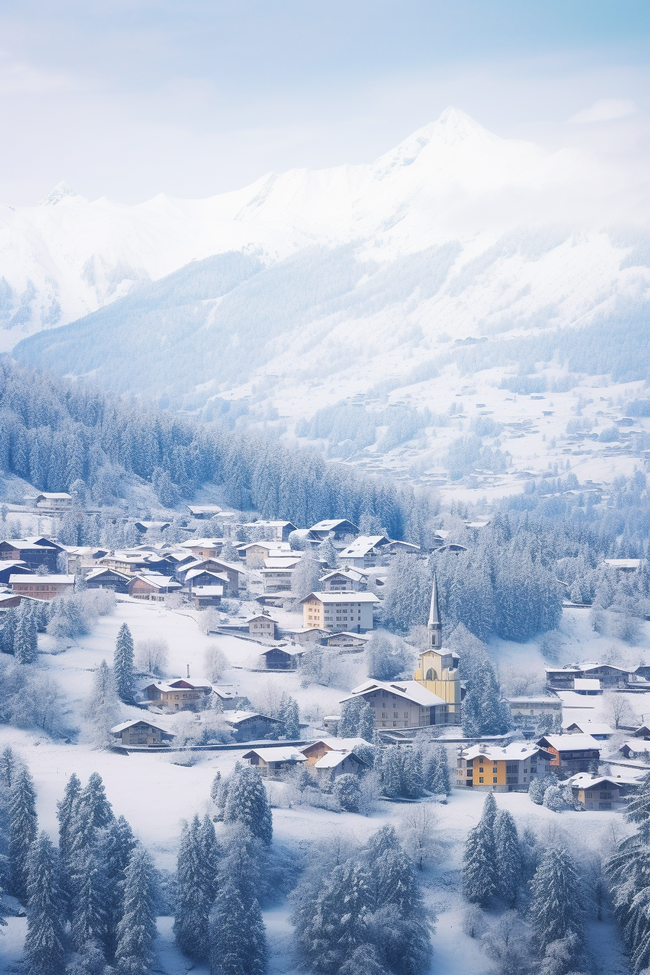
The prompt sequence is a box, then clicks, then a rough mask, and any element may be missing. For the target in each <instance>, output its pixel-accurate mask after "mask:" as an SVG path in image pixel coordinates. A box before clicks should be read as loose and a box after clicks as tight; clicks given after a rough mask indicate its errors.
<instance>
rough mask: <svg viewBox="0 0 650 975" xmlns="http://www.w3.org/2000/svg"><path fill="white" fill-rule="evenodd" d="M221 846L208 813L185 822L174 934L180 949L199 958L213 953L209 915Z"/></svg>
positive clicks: (204, 958) (180, 854)
mask: <svg viewBox="0 0 650 975" xmlns="http://www.w3.org/2000/svg"><path fill="white" fill-rule="evenodd" d="M218 860H219V847H218V844H217V840H216V836H215V832H214V826H213V824H212V822H211V820H210V818H209V817H208V816H206V817H205V818H204V820H203V823H201V822H200V821H199V818H198V816H195V817H194V819H193V820H192V822H191V823H190V824H189V825H188V824H187V823H183V828H182V833H181V842H180V846H179V851H178V866H177V875H176V876H177V895H176V918H175V921H174V933H175V936H176V941H177V943H178V946H179V948H180V949H181V951H183V952H184V953H185V954H186V955H188V956H189V957H191V958H195V959H196V960H197V961H205V960H207V958H208V956H209V953H210V940H209V933H208V918H209V916H210V910H211V908H212V905H213V903H214V898H215V895H216V891H217V870H218Z"/></svg>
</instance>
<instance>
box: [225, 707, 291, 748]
mask: <svg viewBox="0 0 650 975" xmlns="http://www.w3.org/2000/svg"><path fill="white" fill-rule="evenodd" d="M224 720H225V722H226V724H227V725H229V726H230V727H231V728H232V732H233V736H234V738H235V741H257V740H259V739H260V738H270V737H271V736H272V735H276V736H277V735H279V734H280V732H281V731H282V722H281V721H280V720H279V719H278V718H271V717H270V716H269V715H268V714H259V713H258V712H257V711H238V710H235V711H228V712H227V713H226V714H224Z"/></svg>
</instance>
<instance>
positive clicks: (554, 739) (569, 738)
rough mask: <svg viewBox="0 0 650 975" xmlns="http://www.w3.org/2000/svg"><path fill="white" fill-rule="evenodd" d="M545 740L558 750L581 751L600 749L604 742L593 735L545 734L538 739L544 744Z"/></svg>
mask: <svg viewBox="0 0 650 975" xmlns="http://www.w3.org/2000/svg"><path fill="white" fill-rule="evenodd" d="M544 742H546V743H547V744H548V745H550V747H551V748H554V749H555V750H556V751H557V752H580V751H587V750H588V749H592V748H597V749H599V750H600V748H601V747H602V744H603V743H602V742H601V741H596V739H595V738H592V737H591V735H544V736H543V737H542V738H540V739H538V743H539V744H540V745H543V744H544Z"/></svg>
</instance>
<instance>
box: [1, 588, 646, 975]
mask: <svg viewBox="0 0 650 975" xmlns="http://www.w3.org/2000/svg"><path fill="white" fill-rule="evenodd" d="M195 615H196V614H192V613H190V612H186V611H182V612H177V611H173V610H168V609H165V608H163V607H158V606H152V605H147V604H144V603H141V602H135V601H128V600H124V601H120V602H118V604H117V606H116V610H115V612H114V613H113V614H112V615H109V616H106V617H102V618H100V620H99V621H98V623H97V624H96V626H95V628H94V630H93V632H92V633H91V634H90V635H89V636H87V637H83V638H80V639H79V641H78V643H77V644H76V645H74V646H71V647H70V648H69V649H67V650H66V651H65V652H63V653H59V654H56V655H50V654H48V653H47V651H48V650H51V649H52V646H51V644H50V639H49V638H48V637H45V638H41V640H42V641H43V642H42V649H43V650H44V651H46V652H45V653H43V654H42V655H41V657H40V658H39V665H38V666H41V667H43V668H46V669H49V670H51V672H52V673H53V674H54V675H55V676H56V679H57V680H58V681H59V683H60V685H61V687H62V689H63V690H64V692H65V695H66V698H67V706H68V710H69V714H68V716H67V717H68V724H70V725H76V726H77V727H81V729H82V731H81V734H80V736H79V739H78V743H69V744H68V743H64V742H54V741H52V740H50V739H49V738H47V737H45V736H43V735H38V734H34V733H31V732H25V731H20V730H17V729H14V728H9V727H7V726H1V727H0V748H4V747H5V746H6V745H11V746H12V747H14V748H15V749H16V750H17V751H18V752H19V753H20V754H21V755H22V757H23V758H24V759H25V760H26V762H27V763H28V765H29V767H30V769H31V772H32V774H33V776H34V780H35V785H36V789H37V794H38V815H39V821H40V825H41V827H42V828H43V829H45V830H47V831H48V832H49V833H50V834H51V835H52V837H54V838H56V834H57V822H56V803H57V801H58V800H59V799H60V798H61V797H62V794H63V789H64V785H65V782H66V780H67V779H68V777H69V776H70V775H71V774H72V773H73V772H76V773H77V775H79V776H80V778H81V779H82V781H85V780H86V779H87V778H88V776H89V775H90V773H91V772H93V771H97V772H99V773H100V774H101V776H102V778H103V780H104V782H105V786H106V791H107V795H108V797H109V799H110V801H111V802H112V804H113V807H114V810H115V812H116V814H118V815H124V816H125V817H126V819H127V820H128V821H129V822H130V823H131V825H132V827H133V829H134V832H135V833H136V835H137V836H138V838H139V839H141V840H142V842H143V843H144V844H145V845H146V846H147V847H148V848H149V850H150V851H151V852H152V854H153V855H154V858H155V861H156V863H157V865H158V866H159V867H161V868H165V869H169V870H172V869H174V865H175V857H176V853H177V848H178V840H179V834H180V822H181V820H182V819H183V818H188V817H191V816H193V815H194V814H195V813H198V814H199V815H203V814H204V813H205V812H208V813H210V812H212V811H213V807H212V805H211V802H210V798H209V789H210V784H211V781H212V779H213V777H214V775H215V773H216V771H217V770H219V771H221V773H222V774H224V773H225V774H227V773H228V772H229V770H230V769H231V768H232V766H233V764H234V762H235V761H236V760H237V758H238V756H240V755H241V754H242V752H243V751H244V750H245V748H244V747H242V749H241V750H234V751H224V752H206V753H201V754H198V755H196V761H195V763H194V764H193V765H184V764H179V761H183V759H182V758H181V757H180V756H179V753H178V752H170V753H169V754H160V753H151V754H149V753H140V754H129V755H121V754H118V753H114V752H107V751H98V750H95V749H93V747H92V745H91V744H90V743H89V742H87V741H85V737H84V733H83V720H82V718H81V715H82V713H83V709H84V702H85V700H86V698H87V697H88V694H89V692H90V687H91V681H92V671H93V669H94V668H95V667H96V666H97V665H98V663H99V662H100V661H101V659H103V658H106V659H107V660H109V661H110V660H111V659H112V652H113V648H114V643H115V638H116V635H117V631H118V629H119V627H120V625H121V624H122V623H123V622H127V623H128V625H129V627H130V628H131V630H132V632H133V635H134V639H135V641H136V643H137V641H138V640H139V639H142V638H144V637H150V636H154V635H157V636H164V638H165V639H166V640H167V641H168V643H169V647H170V666H169V673H170V674H179V673H185V668H186V666H187V665H188V664H189V666H190V670H191V673H192V674H193V675H195V676H198V675H199V674H200V672H201V668H202V662H203V653H204V651H205V647H206V646H207V645H208V644H209V643H213V642H217V643H218V644H219V645H220V646H221V648H222V649H223V650H224V652H225V653H226V654H227V656H228V658H229V660H230V662H231V667H230V669H229V670H228V671H227V672H226V673H225V674H224V677H223V682H224V683H225V682H233V683H235V684H236V685H237V687H238V689H239V690H240V691H241V692H242V693H245V694H247V695H248V696H249V697H251V699H253V700H255V699H256V697H257V698H258V699H261V698H263V695H264V694H267V695H268V694H269V693H271V694H275V693H281V691H282V690H286V691H287V692H288V693H291V694H292V695H294V696H295V697H296V698H297V699H298V701H299V703H300V707H301V712H303V713H304V712H305V711H309V710H312V711H314V710H315V709H316V708H317V707H320V713H321V714H325V713H328V712H329V711H332V710H334V709H335V707H336V703H337V701H338V699H339V698H340V697H341V696H343V693H344V691H345V688H341V689H337V688H321V687H318V688H316V687H314V686H313V685H312V686H311V687H308V688H302V687H301V686H300V683H299V680H298V678H297V677H296V676H295V675H293V674H287V675H284V674H280V675H277V674H273V675H266V674H264V673H259V672H252V671H250V670H249V669H248V668H249V667H250V666H251V665H254V664H255V657H256V650H257V649H258V648H256V647H255V645H254V644H252V643H250V642H247V641H243V640H238V639H237V638H235V637H221V636H218V637H214V636H212V637H206V636H204V635H203V634H202V633H201V631H200V629H199V627H198V625H197V622H196V619H195ZM561 634H562V641H563V646H562V647H561V650H560V654H561V659H562V660H563V661H564V660H567V661H568V660H573V659H583V660H584V659H586V658H598V657H599V655H600V654H601V653H602V651H603V650H604V649H605V648H606V647H609V649H610V651H613V650H614V649H615V648H614V647H612V643H613V641H611V640H606V639H605V638H603V637H598V636H597V635H594V634H593V632H592V631H590V629H589V627H588V622H587V618H586V614H585V613H584V612H583V611H579V610H575V611H565V614H564V619H563V623H562V628H561ZM647 647H648V634H647V632H646V633H645V634H644V636H643V647H642V648H638V649H635V650H634V651H629V652H630V653H633V654H636V655H637V656H639V655H641V656H643V657H644V658H645V657H646V655H647V652H648V651H647ZM621 649H622V648H621ZM491 650H492V652H493V656H494V658H495V659H496V660H497V661H498V662H499V666H500V668H501V670H502V671H503V670H504V668H508V667H514V666H516V665H525V668H526V669H527V670H530V671H532V672H534V673H541V670H542V668H543V663H544V662H543V658H542V657H541V655H540V653H539V649H538V647H537V646H536V645H535V644H532V643H531V644H529V645H524V646H520V645H515V644H506V643H503V642H501V643H499V644H495V645H494V646H493V647H492V648H491ZM359 663H360V662H359ZM359 663H358V664H357V666H359ZM269 685H271V691H270V692H269ZM567 697H568V699H567V700H566V704H567V705H569V707H568V708H567V711H566V713H565V719H566V717H570V718H574V717H582V718H584V717H586V716H587V715H589V716H590V717H593V719H594V720H598V719H601V718H605V719H606V718H607V714H606V703H607V702H606V698H603V697H598V698H582V699H580V701H575V700H573V699H572V698H575V697H576V695H570V696H567ZM630 697H633V696H632V695H630ZM644 700H645V698H644ZM632 705H633V707H635V708H636V709H640V708H641V701H640V699H639V698H636V699H634V700H632ZM585 709H586V710H585ZM129 713H136V712H135V709H129V708H127V707H124V716H125V717H126V716H127V715H128V714H129ZM450 757H451V758H453V752H452V747H451V746H450ZM283 790H284V786H283V785H282V784H278V783H274V784H273V786H272V789H271V796H272V801H274V803H279V805H276V808H274V811H273V822H274V842H275V843H276V845H277V846H278V847H279V848H280V849H282V850H283V851H284V852H285V853H286V852H290V853H291V856H295V857H298V856H302V855H308V853H309V850H310V849H311V848H312V846H313V844H314V843H318V842H320V841H323V840H326V839H328V838H340V837H341V836H342V835H346V836H348V837H349V838H350V839H351V840H352V841H354V842H357V843H364V842H365V841H366V840H367V839H368V837H369V836H370V834H371V833H373V832H374V831H375V830H376V829H377V828H378V827H379V826H381V825H382V824H384V823H392V824H394V825H395V826H396V828H397V829H398V831H401V829H402V822H403V817H404V815H405V814H406V813H407V812H408V810H409V806H408V805H406V804H401V803H390V802H384V801H381V802H379V803H378V804H377V807H376V809H375V810H374V811H373V812H372V813H371V814H370V815H369V816H362V815H356V814H351V813H341V814H338V813H333V812H329V811H326V810H322V809H312V808H307V807H299V808H284V805H285V804H284V802H283V799H282V796H283ZM483 801H484V795H483V794H480V793H473V792H471V791H463V790H455V789H454V791H453V793H452V795H451V797H450V799H449V800H448V802H447V803H446V804H438V803H435V804H434V808H435V816H436V822H435V827H434V829H435V834H436V837H437V839H438V840H439V852H438V854H437V857H436V860H435V863H434V864H433V865H432V866H430V867H428V868H427V869H426V870H425V872H424V874H423V877H422V879H423V883H424V886H425V897H426V903H427V907H428V908H429V909H430V910H431V912H432V913H435V914H436V915H437V917H438V920H437V923H436V931H435V935H434V939H433V950H434V955H433V962H432V968H431V972H432V973H433V972H436V973H443V972H444V973H445V975H482V973H484V972H489V971H490V970H492V966H491V963H490V962H489V961H488V959H487V958H486V957H485V955H484V954H483V953H482V952H481V950H480V948H479V946H478V943H477V941H475V940H473V939H471V938H469V937H468V936H467V935H466V934H464V933H463V930H462V917H463V912H464V910H465V907H466V905H465V904H464V902H463V901H462V899H461V896H460V874H459V869H460V865H461V858H462V848H463V843H464V840H465V837H466V835H467V831H468V830H469V829H470V828H471V827H472V826H473V825H475V823H476V822H477V821H478V819H479V817H480V814H481V809H482V805H483ZM497 804H498V806H499V807H500V808H504V809H508V810H510V811H511V812H512V813H513V815H514V816H515V818H516V821H517V825H518V828H519V830H520V832H521V831H522V830H523V829H524V828H526V827H530V828H531V829H532V830H533V831H534V832H535V833H536V835H537V836H538V838H539V840H540V842H541V843H542V845H547V844H555V843H557V842H559V841H560V840H562V841H563V842H564V843H566V844H567V845H568V846H569V847H570V849H572V851H573V852H574V854H575V856H576V858H577V860H578V862H579V863H580V862H581V856H582V855H583V854H584V853H585V851H588V850H593V851H598V852H600V853H603V852H604V851H606V850H607V849H608V848H609V847H610V846H611V843H612V840H613V839H614V838H616V837H619V836H621V835H623V834H624V832H625V831H626V830H628V829H629V827H627V826H626V825H625V823H624V821H623V819H622V816H621V815H620V813H609V812H582V813H576V812H570V811H568V810H567V811H565V812H563V813H561V814H557V813H554V812H551V811H550V810H548V809H546V808H544V807H540V806H536V805H534V804H533V803H532V802H531V801H530V800H529V799H528V796H527V795H525V794H503V795H501V794H500V795H498V796H497ZM290 910H291V908H290V904H289V903H288V902H286V901H281V902H280V903H278V904H276V905H274V906H273V907H272V908H270V909H269V910H267V911H266V913H265V921H266V924H267V930H268V937H269V943H270V948H271V962H270V969H269V971H270V973H271V975H293V973H294V972H296V968H295V964H294V961H293V959H292V957H291V939H290V934H291V926H290V923H289V915H290ZM488 916H490V915H489V914H488ZM171 923H172V922H171V919H169V918H160V919H159V932H160V937H159V940H158V951H159V962H160V970H161V971H163V972H166V973H168V975H177V973H180V972H185V971H186V970H188V968H189V967H190V963H189V962H188V961H187V960H186V959H184V958H183V957H182V956H181V955H180V954H179V953H178V952H177V951H176V949H175V947H174V945H173V935H172V931H171ZM24 932H25V922H24V919H21V918H11V919H10V921H9V925H8V927H7V928H5V929H4V934H3V935H0V960H1V961H0V968H2V970H7V969H8V967H9V965H10V963H12V962H13V961H14V960H16V959H17V958H18V957H19V955H20V951H21V945H22V939H23V937H24ZM590 944H591V950H592V951H593V953H594V955H595V956H596V958H597V961H598V965H599V966H600V967H599V968H597V969H594V970H598V971H600V972H602V973H609V975H615V973H618V972H624V971H625V970H626V969H625V967H624V965H623V962H622V961H621V954H620V953H621V946H620V943H619V940H618V935H617V933H616V930H615V928H614V927H613V926H612V925H611V923H610V922H609V921H605V922H603V923H601V924H594V925H593V930H592V931H591V932H590ZM194 971H196V972H197V975H204V971H203V970H202V969H201V968H200V967H195V968H194Z"/></svg>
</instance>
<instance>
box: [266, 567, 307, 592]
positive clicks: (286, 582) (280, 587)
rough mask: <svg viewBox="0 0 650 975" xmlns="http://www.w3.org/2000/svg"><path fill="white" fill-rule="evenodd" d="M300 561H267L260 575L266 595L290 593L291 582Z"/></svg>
mask: <svg viewBox="0 0 650 975" xmlns="http://www.w3.org/2000/svg"><path fill="white" fill-rule="evenodd" d="M299 562H300V559H291V558H287V559H282V558H280V559H277V558H276V559H265V561H264V568H263V569H260V570H259V571H260V575H261V576H262V581H263V583H264V592H265V593H274V592H290V590H291V580H292V578H293V573H294V571H295V568H296V566H297V565H298V564H299Z"/></svg>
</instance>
